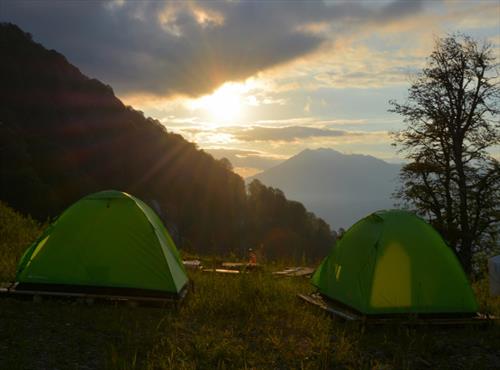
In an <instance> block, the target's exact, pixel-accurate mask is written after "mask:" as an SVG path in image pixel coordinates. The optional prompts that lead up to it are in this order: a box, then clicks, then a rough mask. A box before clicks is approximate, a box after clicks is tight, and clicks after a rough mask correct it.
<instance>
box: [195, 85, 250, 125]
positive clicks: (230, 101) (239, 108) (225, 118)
mask: <svg viewBox="0 0 500 370" xmlns="http://www.w3.org/2000/svg"><path fill="white" fill-rule="evenodd" d="M245 92H246V86H245V85H244V84H241V83H233V82H229V83H225V84H224V85H222V86H221V87H220V88H218V89H217V90H215V91H214V92H213V93H212V94H211V95H205V96H203V97H201V98H199V99H196V100H195V101H193V102H192V103H191V107H192V108H193V109H196V110H198V109H202V110H204V111H205V112H206V113H208V114H209V116H210V118H211V119H212V120H214V121H215V122H216V123H226V124H227V123H235V121H236V120H238V119H240V118H241V117H242V115H243V108H244V104H243V103H244V94H245Z"/></svg>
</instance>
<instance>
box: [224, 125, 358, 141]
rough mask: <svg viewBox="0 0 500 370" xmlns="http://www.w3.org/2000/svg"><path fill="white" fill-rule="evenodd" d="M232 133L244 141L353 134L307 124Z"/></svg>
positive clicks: (284, 139) (254, 128)
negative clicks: (307, 125)
mask: <svg viewBox="0 0 500 370" xmlns="http://www.w3.org/2000/svg"><path fill="white" fill-rule="evenodd" d="M232 135H233V136H234V137H235V138H236V139H238V140H243V141H286V142H290V141H296V140H299V139H307V138H313V137H339V136H345V135H353V133H351V132H348V131H344V130H332V129H328V128H316V127H306V126H286V127H278V128H272V127H262V126H254V127H252V128H250V129H248V130H243V131H235V132H233V133H232Z"/></svg>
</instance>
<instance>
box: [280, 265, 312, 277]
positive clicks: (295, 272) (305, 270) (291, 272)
mask: <svg viewBox="0 0 500 370" xmlns="http://www.w3.org/2000/svg"><path fill="white" fill-rule="evenodd" d="M313 272H314V269H313V268H311V267H290V268H287V269H286V270H282V271H276V272H273V275H280V276H307V275H311V274H312V273H313Z"/></svg>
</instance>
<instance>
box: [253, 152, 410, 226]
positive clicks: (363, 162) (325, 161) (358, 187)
mask: <svg viewBox="0 0 500 370" xmlns="http://www.w3.org/2000/svg"><path fill="white" fill-rule="evenodd" d="M400 168H401V166H400V165H398V164H392V163H388V162H385V161H383V160H381V159H379V158H376V157H373V156H371V155H366V154H344V153H342V152H339V151H337V150H334V149H330V148H320V149H315V150H312V149H305V150H303V151H302V152H300V153H298V154H296V155H295V156H293V157H291V158H289V159H287V160H286V161H284V162H282V163H280V164H278V165H276V166H274V167H272V168H270V169H267V170H265V171H263V172H261V173H259V174H256V175H254V176H252V177H250V178H248V179H247V181H249V182H250V181H252V180H253V179H258V180H259V181H261V182H262V183H263V184H265V185H268V186H273V187H278V188H280V189H282V190H283V191H284V192H285V193H286V194H287V196H288V197H289V198H290V199H294V200H297V201H300V202H302V203H304V205H305V206H306V207H308V208H309V209H311V210H312V211H314V212H315V213H316V214H318V215H319V216H320V217H322V218H324V219H325V220H326V221H327V222H329V224H330V225H331V226H332V227H335V228H338V227H343V228H346V227H348V226H350V225H352V224H353V223H354V222H355V221H356V220H358V219H359V218H361V217H363V216H364V215H366V214H368V213H370V212H373V211H376V210H378V209H382V208H392V206H393V200H392V198H391V195H392V193H393V192H394V191H395V190H396V187H397V176H398V173H399V170H400ZM367 179H368V180H367Z"/></svg>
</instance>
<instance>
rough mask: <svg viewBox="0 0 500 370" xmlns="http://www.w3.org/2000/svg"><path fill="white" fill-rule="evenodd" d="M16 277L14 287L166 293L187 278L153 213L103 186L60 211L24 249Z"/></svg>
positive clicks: (180, 286) (176, 290)
mask: <svg viewBox="0 0 500 370" xmlns="http://www.w3.org/2000/svg"><path fill="white" fill-rule="evenodd" d="M16 281H17V283H18V285H17V289H38V290H56V291H72V292H74V291H77V292H96V293H98V292H101V293H109V294H123V295H147V296H170V295H177V294H179V293H180V292H181V291H182V290H183V288H184V287H185V286H186V284H187V282H188V278H187V275H186V272H185V269H184V266H183V264H182V261H181V259H180V257H179V254H178V252H177V249H176V247H175V244H174V242H173V241H172V239H171V238H170V236H169V234H168V232H167V230H166V229H165V227H164V226H163V224H162V222H161V220H160V219H159V217H158V216H157V215H156V213H155V212H154V211H153V210H152V209H151V208H149V207H148V206H147V205H146V204H145V203H144V202H142V201H141V200H139V199H137V198H135V197H133V196H132V195H129V194H126V193H123V192H119V191H114V190H108V191H102V192H99V193H95V194H91V195H89V196H87V197H85V198H83V199H81V200H79V201H78V202H76V203H75V204H73V205H72V206H71V207H69V208H68V209H67V210H66V211H65V212H64V213H62V214H61V215H60V216H59V218H58V219H57V220H56V221H55V222H54V223H53V224H52V225H50V226H49V227H48V228H47V229H46V230H45V232H44V233H43V235H42V236H41V237H40V238H39V239H38V240H37V241H36V242H35V243H33V245H31V246H30V247H29V248H28V250H27V251H26V252H25V254H24V255H23V257H22V258H21V261H20V262H19V265H18V271H17V276H16Z"/></svg>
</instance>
